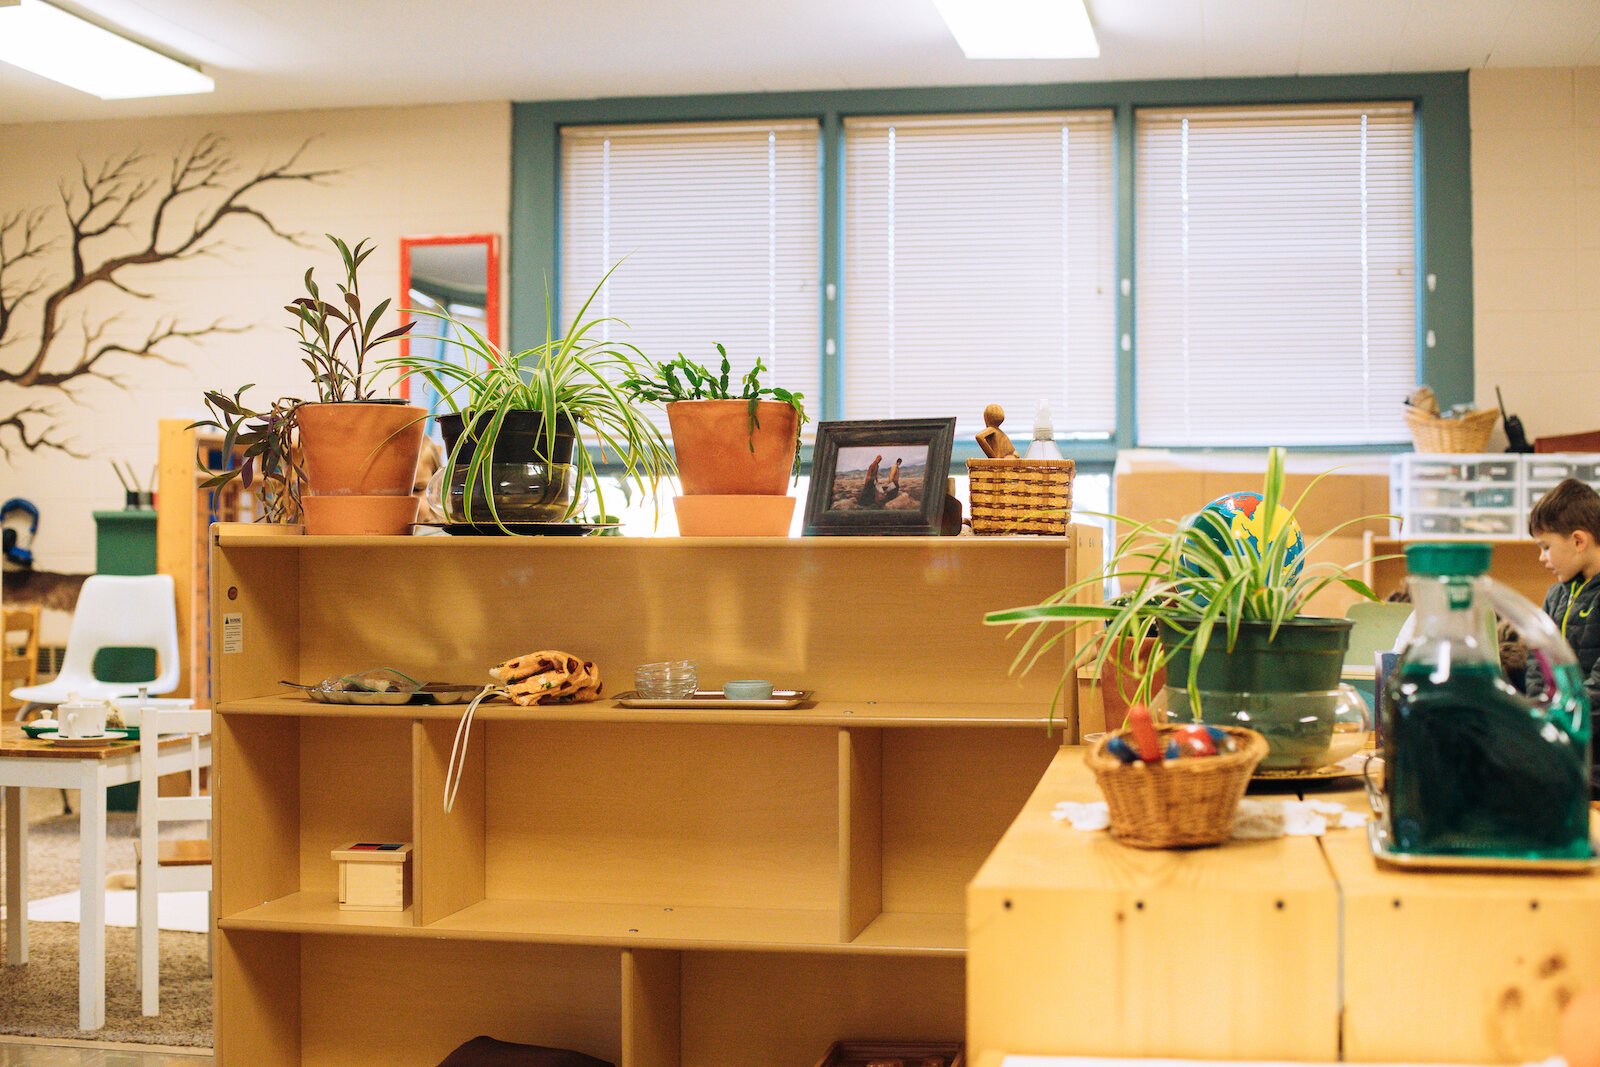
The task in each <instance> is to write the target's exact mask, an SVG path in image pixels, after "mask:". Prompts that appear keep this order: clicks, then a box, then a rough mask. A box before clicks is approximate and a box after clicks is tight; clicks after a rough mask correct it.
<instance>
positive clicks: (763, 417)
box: [622, 344, 808, 496]
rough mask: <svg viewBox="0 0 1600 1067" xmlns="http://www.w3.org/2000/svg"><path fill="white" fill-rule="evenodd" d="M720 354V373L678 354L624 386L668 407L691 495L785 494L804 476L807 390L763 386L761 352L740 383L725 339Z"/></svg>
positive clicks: (682, 477)
mask: <svg viewBox="0 0 1600 1067" xmlns="http://www.w3.org/2000/svg"><path fill="white" fill-rule="evenodd" d="M717 354H718V355H720V356H721V357H722V366H721V369H720V372H719V371H712V370H709V369H707V368H706V366H705V365H704V364H701V363H696V362H694V361H693V360H692V359H689V358H688V357H687V356H685V355H684V354H683V353H682V352H679V353H678V356H677V358H676V359H673V360H669V361H667V362H666V363H662V364H659V365H654V366H652V367H650V371H651V373H649V374H640V375H636V376H634V377H631V378H629V379H628V380H626V381H624V382H623V383H622V387H623V388H624V389H625V390H627V392H628V395H629V396H631V397H633V398H634V399H635V400H641V401H648V402H651V403H658V404H665V405H666V409H667V421H668V422H669V423H670V425H671V426H672V447H673V451H674V452H676V453H677V457H678V481H679V483H680V484H681V485H682V486H683V491H684V492H685V493H688V494H690V495H699V494H721V495H729V496H737V495H746V494H760V495H766V496H782V495H784V494H785V493H786V491H787V485H786V483H787V482H788V479H789V477H790V475H791V474H793V475H794V476H795V477H796V478H797V479H798V477H799V474H800V428H801V427H802V426H804V425H805V424H806V422H807V421H808V418H807V416H806V409H805V403H804V401H805V394H804V393H791V392H790V391H789V390H787V389H783V388H780V387H779V386H775V385H774V386H763V385H762V384H761V372H762V371H764V370H766V369H767V367H766V365H765V364H763V363H762V362H761V358H760V357H759V356H758V357H756V363H755V366H753V367H751V368H750V370H749V371H748V372H747V373H745V374H744V375H743V376H742V377H740V378H739V379H738V382H737V384H735V382H734V380H733V377H732V375H733V364H732V361H730V360H729V358H728V350H727V349H726V348H724V347H723V346H722V345H720V344H719V345H717ZM735 389H737V390H738V391H737V392H735V391H734V390H735Z"/></svg>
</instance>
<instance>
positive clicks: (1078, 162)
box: [844, 111, 1116, 447]
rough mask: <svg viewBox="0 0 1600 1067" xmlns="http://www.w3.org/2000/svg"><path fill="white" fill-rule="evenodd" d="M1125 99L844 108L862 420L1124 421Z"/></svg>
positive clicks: (1085, 427)
mask: <svg viewBox="0 0 1600 1067" xmlns="http://www.w3.org/2000/svg"><path fill="white" fill-rule="evenodd" d="M1111 148H1112V119H1111V112H1110V111H1083V112H1061V113H1049V114H1045V113H1036V114H1006V115H999V114H991V115H952V116H915V117H899V118H854V119H846V120H845V235H846V236H845V281H844V288H845V306H844V315H845V320H844V321H845V325H844V336H845V348H844V389H845V395H844V410H845V414H846V417H848V418H852V419H860V418H908V417H927V416H940V415H955V416H957V418H958V423H957V425H958V429H959V432H960V433H961V435H962V436H967V435H969V434H971V433H973V432H976V431H977V430H979V429H982V427H983V420H982V412H983V407H984V405H985V404H987V403H991V402H999V403H1000V404H1002V405H1004V407H1005V409H1006V412H1007V415H1008V419H1007V423H1006V427H1005V428H1006V430H1007V431H1008V432H1009V433H1010V435H1011V436H1012V438H1013V439H1019V438H1020V439H1021V441H1022V442H1023V447H1026V441H1027V438H1028V433H1029V429H1030V428H1031V426H1032V421H1033V414H1034V409H1035V408H1036V406H1037V405H1038V402H1039V401H1040V400H1041V399H1044V400H1048V401H1049V402H1050V407H1051V412H1052V414H1053V415H1054V419H1055V429H1056V433H1057V434H1058V435H1081V436H1098V435H1105V434H1109V433H1110V432H1111V430H1112V428H1113V426H1114V423H1115V419H1116V395H1115V388H1116V339H1115V333H1116V317H1115V315H1116V308H1115V300H1114V291H1115V280H1114V273H1115V265H1114V256H1113V253H1114V248H1115V235H1114V230H1113V218H1112V205H1113V194H1112V156H1111Z"/></svg>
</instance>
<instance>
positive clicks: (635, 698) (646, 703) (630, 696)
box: [615, 689, 813, 711]
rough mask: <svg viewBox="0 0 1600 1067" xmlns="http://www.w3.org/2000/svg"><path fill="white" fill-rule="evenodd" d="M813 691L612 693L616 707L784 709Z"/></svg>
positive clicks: (795, 704)
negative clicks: (745, 696) (738, 696)
mask: <svg viewBox="0 0 1600 1067" xmlns="http://www.w3.org/2000/svg"><path fill="white" fill-rule="evenodd" d="M812 696H813V692H812V690H810V689H774V690H773V691H772V696H771V697H769V698H767V699H766V700H730V699H729V698H727V697H725V696H723V695H722V690H720V689H701V690H698V691H696V692H695V694H694V695H693V696H687V697H682V698H681V699H677V700H674V699H671V698H658V697H642V696H640V695H639V693H638V690H635V689H629V690H628V691H626V692H623V693H618V694H617V695H616V697H615V699H616V702H617V707H619V708H668V709H678V710H687V711H694V710H703V709H706V708H728V709H730V710H747V711H760V710H767V711H787V710H790V709H793V708H798V707H799V706H800V705H802V704H804V703H805V702H806V701H808V700H810V699H811V697H812Z"/></svg>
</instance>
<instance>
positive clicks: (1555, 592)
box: [1528, 478, 1600, 777]
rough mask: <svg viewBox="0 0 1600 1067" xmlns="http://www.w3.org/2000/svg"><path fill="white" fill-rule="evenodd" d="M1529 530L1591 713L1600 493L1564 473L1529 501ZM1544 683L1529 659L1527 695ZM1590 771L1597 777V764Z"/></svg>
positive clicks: (1598, 674) (1599, 597) (1597, 658)
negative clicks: (1557, 482)
mask: <svg viewBox="0 0 1600 1067" xmlns="http://www.w3.org/2000/svg"><path fill="white" fill-rule="evenodd" d="M1528 533H1529V534H1531V535H1532V537H1533V539H1534V540H1535V541H1537V542H1538V543H1539V562H1540V563H1543V564H1544V565H1545V567H1546V568H1547V569H1548V570H1549V571H1550V573H1551V574H1553V575H1555V579H1556V582H1555V584H1554V585H1552V586H1551V587H1550V591H1549V592H1548V593H1546V594H1545V597H1544V610H1545V614H1546V615H1549V616H1550V618H1551V619H1553V620H1555V624H1556V628H1557V629H1559V630H1560V631H1561V636H1563V637H1565V638H1566V639H1567V643H1568V644H1569V645H1571V646H1572V651H1573V652H1574V653H1576V654H1577V657H1578V666H1579V667H1580V668H1581V669H1582V671H1583V677H1584V688H1585V689H1587V690H1588V693H1589V706H1590V709H1591V714H1592V713H1593V711H1594V710H1596V709H1600V612H1597V611H1596V610H1595V607H1596V606H1597V605H1600V580H1597V579H1600V493H1596V492H1595V491H1594V490H1593V489H1591V488H1589V486H1587V485H1585V484H1584V483H1583V482H1580V481H1578V480H1577V479H1576V478H1568V479H1567V480H1566V481H1564V482H1562V483H1561V484H1560V485H1558V486H1556V487H1555V488H1554V489H1552V490H1550V491H1549V492H1548V493H1546V494H1545V495H1544V496H1542V497H1540V498H1539V502H1538V503H1536V504H1534V505H1533V511H1531V512H1530V513H1529V514H1528ZM1547 682H1548V680H1547V679H1546V678H1545V677H1544V672H1543V671H1542V670H1540V668H1539V664H1538V662H1537V660H1536V659H1534V658H1530V660H1529V663H1528V695H1529V696H1539V695H1540V694H1541V693H1543V692H1544V690H1545V686H1546V685H1547ZM1592 722H1593V720H1592V719H1591V724H1592ZM1591 729H1592V725H1591ZM1592 748H1593V742H1591V751H1592ZM1595 774H1596V775H1597V777H1600V768H1597V769H1596V771H1595Z"/></svg>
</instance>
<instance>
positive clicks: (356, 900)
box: [332, 841, 411, 911]
mask: <svg viewBox="0 0 1600 1067" xmlns="http://www.w3.org/2000/svg"><path fill="white" fill-rule="evenodd" d="M332 855H333V859H334V860H335V861H336V862H337V863H338V864H339V910H340V911H405V910H406V909H407V908H409V907H410V906H411V881H410V879H408V878H407V877H406V875H407V873H408V872H407V870H406V868H407V867H409V866H410V864H409V863H408V862H407V861H408V860H410V859H411V846H410V845H409V844H406V843H404V842H399V841H395V842H378V841H355V842H352V843H350V844H348V845H346V846H344V847H343V848H336V849H334V850H333V853H332Z"/></svg>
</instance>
